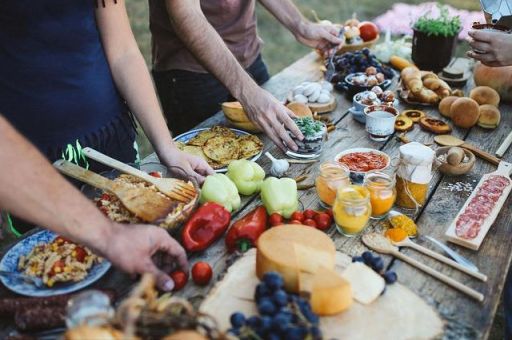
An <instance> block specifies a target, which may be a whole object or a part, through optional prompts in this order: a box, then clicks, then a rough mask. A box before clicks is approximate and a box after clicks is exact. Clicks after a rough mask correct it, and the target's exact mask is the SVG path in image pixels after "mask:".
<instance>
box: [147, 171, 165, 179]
mask: <svg viewBox="0 0 512 340" xmlns="http://www.w3.org/2000/svg"><path fill="white" fill-rule="evenodd" d="M149 175H150V176H153V177H157V178H162V175H160V173H159V172H158V171H151V172H150V173H149Z"/></svg>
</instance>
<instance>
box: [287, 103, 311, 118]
mask: <svg viewBox="0 0 512 340" xmlns="http://www.w3.org/2000/svg"><path fill="white" fill-rule="evenodd" d="M286 107H287V108H289V109H290V110H291V111H292V112H293V113H295V115H296V116H297V117H313V112H311V109H310V108H309V106H307V105H306V104H302V103H299V102H291V103H288V105H286Z"/></svg>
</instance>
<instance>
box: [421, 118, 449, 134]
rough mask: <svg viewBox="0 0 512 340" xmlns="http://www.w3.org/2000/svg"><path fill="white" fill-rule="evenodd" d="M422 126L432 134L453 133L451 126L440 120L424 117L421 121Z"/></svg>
mask: <svg viewBox="0 0 512 340" xmlns="http://www.w3.org/2000/svg"><path fill="white" fill-rule="evenodd" d="M420 126H421V127H422V128H423V129H425V130H427V131H429V132H432V133H435V134H437V135H441V134H445V133H450V132H452V128H451V127H450V125H448V124H446V123H445V122H443V121H442V120H440V119H436V118H432V117H423V118H421V119H420Z"/></svg>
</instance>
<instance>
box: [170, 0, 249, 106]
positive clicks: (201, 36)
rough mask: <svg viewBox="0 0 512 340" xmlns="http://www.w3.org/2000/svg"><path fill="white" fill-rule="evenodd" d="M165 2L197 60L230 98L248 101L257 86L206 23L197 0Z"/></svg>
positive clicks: (178, 31)
mask: <svg viewBox="0 0 512 340" xmlns="http://www.w3.org/2000/svg"><path fill="white" fill-rule="evenodd" d="M166 4H167V11H168V13H169V17H170V20H171V24H172V25H173V27H174V29H175V31H176V34H177V35H178V37H179V38H180V39H181V40H182V41H183V43H184V44H185V46H186V47H187V49H188V50H189V51H190V52H191V53H192V54H193V55H194V57H195V58H196V59H197V60H198V61H199V63H201V65H202V66H203V67H204V68H205V69H206V70H208V71H209V72H210V73H212V74H213V75H214V76H215V77H216V78H217V79H219V81H220V82H221V83H223V84H224V86H226V88H227V89H228V90H229V91H230V92H231V94H232V95H233V97H235V98H237V99H238V100H240V101H244V100H245V101H246V100H249V99H250V96H251V94H252V92H253V91H255V90H256V89H259V86H258V85H257V84H256V83H255V82H254V80H253V79H252V78H251V77H250V76H249V75H248V74H247V72H246V71H245V70H244V69H243V68H242V66H241V65H240V64H239V62H238V60H237V59H236V58H235V56H234V55H233V54H232V53H231V51H229V49H228V48H227V46H226V44H225V43H224V41H223V40H222V38H221V37H220V36H219V34H218V33H217V32H216V31H215V29H214V28H213V27H212V26H211V25H210V24H209V23H208V21H207V19H206V18H205V16H204V14H203V12H202V11H201V7H200V2H199V0H166Z"/></svg>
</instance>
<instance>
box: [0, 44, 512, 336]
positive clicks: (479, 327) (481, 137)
mask: <svg viewBox="0 0 512 340" xmlns="http://www.w3.org/2000/svg"><path fill="white" fill-rule="evenodd" d="M321 78H322V71H321V61H320V60H319V59H318V57H317V54H316V53H310V54H308V55H306V56H305V57H303V58H301V59H300V60H298V61H297V62H295V63H293V64H292V65H290V66H289V67H287V68H286V69H284V70H283V71H281V72H280V73H278V74H276V75H275V76H273V77H272V78H271V79H270V80H269V81H268V82H267V83H266V84H265V85H264V88H266V89H267V90H268V91H270V92H271V93H272V94H273V95H275V96H276V97H277V98H278V99H280V100H283V101H284V100H285V99H286V96H287V94H288V93H289V91H290V90H291V89H292V88H293V87H294V86H296V85H298V84H300V83H301V82H303V81H312V80H319V79H321ZM393 86H396V84H393ZM472 87H473V85H472V82H471V81H470V83H469V84H468V85H467V86H466V89H465V92H466V93H468V89H471V88H472ZM335 95H336V98H337V101H338V106H337V108H336V110H335V111H333V112H332V113H330V114H328V117H330V118H331V120H332V121H333V123H334V124H335V125H336V129H335V130H334V131H333V132H331V133H329V136H328V140H327V142H326V144H325V146H324V151H323V153H322V155H321V157H320V160H319V162H318V163H315V164H294V165H292V166H291V168H290V170H289V173H288V176H289V177H292V178H293V177H297V176H299V175H301V174H303V173H307V174H308V179H307V180H306V181H305V183H312V182H313V180H314V178H315V177H316V176H317V175H318V171H319V170H318V165H319V164H320V163H321V162H323V161H327V160H332V159H333V158H334V156H335V155H336V154H337V153H338V152H340V151H343V150H345V149H348V148H353V147H370V148H376V149H379V150H382V151H384V152H386V153H387V154H388V155H390V156H391V157H392V158H397V157H398V147H399V146H400V145H401V143H400V141H398V140H397V138H390V139H389V140H387V141H386V142H383V143H378V142H374V141H372V140H370V139H369V138H368V135H367V133H366V131H365V129H364V125H363V124H360V123H358V122H357V121H355V120H354V119H353V118H352V117H351V115H350V114H349V113H348V109H349V108H350V107H351V105H352V104H351V99H350V98H347V97H345V95H344V94H340V93H337V92H336V93H335ZM409 108H413V107H411V106H410V105H404V104H403V103H401V104H400V110H404V109H409ZM417 108H418V109H421V110H424V111H426V113H427V114H428V115H431V116H434V117H438V118H439V117H441V116H440V114H439V113H438V111H437V108H435V107H434V108H430V107H427V108H425V107H417ZM500 109H501V112H502V121H501V124H500V126H499V127H498V128H497V129H495V130H491V131H484V130H483V129H481V128H478V127H475V128H472V129H470V130H463V129H459V128H456V127H455V128H454V130H453V135H455V136H457V137H459V138H461V139H464V140H465V141H467V142H470V143H472V144H474V145H476V146H478V147H480V148H481V149H483V150H485V151H488V152H489V153H494V151H495V150H496V149H497V148H498V146H499V145H500V143H501V142H502V140H503V139H504V138H505V136H506V135H507V134H508V132H509V131H511V129H512V114H511V113H510V112H511V111H512V107H511V106H510V105H508V104H506V105H503V104H502V105H501V106H500ZM441 118H442V117H441ZM442 119H444V118H442ZM219 124H221V125H226V120H225V119H224V116H223V114H222V113H217V114H216V115H215V116H213V117H211V118H210V119H208V120H206V121H205V122H203V123H202V124H200V125H199V126H198V127H209V126H212V125H219ZM450 124H451V123H450ZM407 136H408V138H409V139H410V140H411V141H418V142H422V143H433V137H434V135H433V134H431V133H427V132H425V131H423V130H421V129H420V128H419V127H418V126H416V127H415V129H414V130H413V131H411V132H409V133H408V134H407ZM260 137H261V138H262V140H263V142H264V144H265V146H264V150H263V151H264V152H265V151H270V152H271V153H272V154H273V155H274V156H277V157H285V156H284V154H283V153H282V152H281V151H280V150H279V149H278V148H277V147H276V146H275V145H273V143H272V142H271V141H270V139H269V138H268V137H266V136H263V135H261V136H260ZM503 159H504V160H506V161H509V162H511V161H512V149H511V150H509V151H508V152H507V153H506V154H505V156H504V157H503ZM155 160H156V156H155V155H150V156H148V157H147V158H146V159H144V161H143V162H148V161H155ZM258 163H259V164H260V165H261V166H262V167H263V168H264V169H265V170H266V171H267V173H268V172H269V170H270V161H269V160H268V159H266V157H261V158H260V159H259V160H258ZM495 168H496V167H495V166H493V165H491V164H490V163H487V162H486V161H483V160H481V159H477V162H476V165H475V167H474V169H473V170H472V171H471V172H470V173H469V174H467V175H464V176H460V177H448V176H443V175H442V174H440V173H438V172H436V173H435V175H434V178H433V179H432V181H431V183H430V189H429V195H428V201H427V203H426V205H425V206H424V207H423V208H422V209H421V210H420V211H419V213H418V214H416V215H415V216H414V218H415V219H416V220H417V223H418V227H419V233H420V235H430V236H433V237H435V238H437V239H443V235H444V232H445V230H446V228H447V227H448V225H449V224H450V223H451V221H452V219H453V218H454V217H455V215H456V214H457V212H458V211H459V210H460V208H461V207H462V206H463V204H464V202H465V200H466V198H467V197H468V196H469V194H470V192H466V191H461V192H458V191H450V190H449V185H450V184H455V183H457V182H461V183H469V184H470V185H471V186H472V187H474V186H475V185H476V184H477V183H478V181H479V179H480V177H481V176H482V175H483V174H485V173H488V172H491V171H494V170H495ZM299 199H300V202H301V204H302V205H303V206H304V209H308V208H311V209H319V208H320V205H319V201H318V198H317V195H316V192H315V189H314V188H312V189H309V190H306V191H300V192H299ZM260 203H261V202H260V199H259V197H258V196H252V197H244V198H243V199H242V205H241V208H240V209H239V210H238V211H237V212H235V213H234V214H233V220H236V219H238V218H239V217H241V216H243V215H245V214H246V213H247V212H248V211H250V210H251V209H253V208H254V207H255V206H256V205H258V204H260ZM511 206H512V196H511V197H509V198H508V200H507V201H506V203H505V205H504V207H503V209H502V211H501V212H500V214H499V216H498V218H497V220H496V222H495V223H494V225H493V227H492V228H491V230H490V231H489V233H488V235H487V237H486V238H485V240H484V242H483V244H482V246H481V248H480V250H479V251H472V250H468V249H465V248H462V247H458V246H456V245H453V244H449V246H450V247H451V248H453V249H455V250H456V251H458V252H459V253H460V254H462V255H463V256H466V257H467V258H469V259H470V260H471V261H472V262H474V263H475V264H476V265H477V266H478V267H479V268H480V270H481V271H482V272H483V273H484V274H486V275H487V276H488V282H486V283H483V282H481V281H478V280H475V279H472V278H470V277H469V276H467V275H465V274H463V273H460V272H458V271H456V270H452V269H451V268H450V267H448V266H445V265H442V264H440V263H439V262H437V261H435V260H433V259H430V258H428V257H425V256H422V255H420V254H419V253H417V252H415V251H411V250H407V249H402V251H404V252H405V253H407V254H408V255H410V256H412V257H414V258H417V259H419V260H420V261H421V262H423V263H425V264H427V265H429V266H431V267H433V268H435V269H437V270H439V271H440V272H442V273H445V274H447V275H449V276H450V277H452V278H454V279H456V280H458V281H460V282H463V283H465V284H467V285H468V286H470V287H472V288H474V289H476V290H478V291H480V292H481V293H483V294H484V296H485V300H484V302H483V303H479V302H476V301H475V300H472V299H470V298H468V297H467V296H465V295H463V294H462V293H460V292H458V291H456V290H454V289H452V288H450V287H449V286H447V285H445V284H443V283H441V282H439V281H437V280H436V279H433V278H431V277H430V276H428V275H426V274H424V273H423V272H420V271H418V270H416V269H415V268H413V267H411V266H410V265H408V264H405V263H403V262H401V261H399V260H393V259H392V258H390V257H386V256H384V259H385V263H386V267H387V268H390V269H392V270H395V271H396V272H397V274H398V280H399V281H400V282H401V283H402V284H403V285H405V286H407V287H408V288H410V289H411V290H412V291H414V292H415V293H417V294H418V295H419V296H421V297H422V298H423V299H424V300H425V301H426V302H427V303H429V304H430V305H432V306H433V307H434V308H435V309H436V310H437V311H438V312H439V314H440V316H441V317H442V318H443V319H444V320H445V321H446V327H445V333H444V338H457V339H459V338H470V339H486V338H487V337H488V336H489V332H490V329H491V326H492V323H493V319H494V315H495V313H496V309H497V306H498V304H499V302H500V297H501V294H502V291H503V287H504V284H505V278H506V275H507V272H508V268H509V265H510V261H511V258H512V252H511V249H512V242H511V241H512V238H511V237H510V236H509V233H510V232H511V228H512V223H511V221H512V209H511ZM380 228H382V225H381V224H380V223H378V222H373V223H372V224H371V225H370V226H369V227H368V228H367V230H366V232H369V231H372V230H375V229H380ZM328 234H329V235H330V236H331V237H332V239H333V240H334V242H335V244H336V247H337V250H338V251H341V252H344V253H346V254H348V255H351V256H353V255H358V254H361V253H362V252H363V251H365V250H367V249H366V248H365V246H364V245H363V244H362V242H361V238H360V236H358V237H350V238H349V237H345V236H342V235H341V234H339V233H338V232H337V231H336V230H335V228H334V227H332V228H331V229H330V230H329V231H328ZM416 242H418V243H419V244H423V245H426V246H427V247H431V245H430V244H425V242H424V240H423V239H422V238H421V237H419V238H418V239H417V240H416ZM127 251H129V249H128V250H127ZM189 259H190V262H191V263H194V262H196V261H207V262H208V263H209V264H210V265H211V266H212V268H213V271H214V279H213V280H212V281H211V283H210V285H208V286H206V287H198V286H196V285H194V284H189V285H187V286H186V287H185V289H183V290H182V291H180V292H178V293H177V295H178V296H181V297H185V298H187V299H189V300H190V301H191V302H192V303H193V304H194V305H196V306H198V305H199V304H200V302H201V301H202V300H203V299H204V297H205V296H206V295H207V294H208V292H209V290H210V289H211V288H212V286H213V285H214V284H215V283H216V282H217V281H218V280H219V279H220V278H221V277H222V275H223V273H224V272H225V271H226V269H227V267H228V266H229V265H230V264H231V263H232V262H233V261H234V260H235V259H236V256H233V255H228V254H227V252H226V249H225V246H224V239H223V238H222V239H220V240H219V241H217V242H216V243H215V244H213V245H212V246H211V247H209V248H208V249H207V250H206V251H204V252H203V253H201V254H193V255H191V256H190V258H189ZM133 284H134V281H133V280H132V279H130V278H129V277H128V276H127V275H125V274H122V273H120V272H119V271H117V270H111V271H110V272H109V273H108V274H107V275H106V276H105V277H104V278H103V279H102V280H100V281H99V282H98V283H97V284H96V285H95V286H94V287H102V288H103V287H111V288H114V289H116V290H117V291H118V292H119V293H120V294H121V295H124V294H126V293H127V292H128V290H129V289H130V287H132V286H133ZM6 295H12V293H10V292H9V291H7V289H5V288H4V287H1V288H0V296H6ZM12 331H13V326H12V322H10V321H8V320H0V337H2V338H4V337H5V336H6V335H7V334H9V333H10V332H12Z"/></svg>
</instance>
